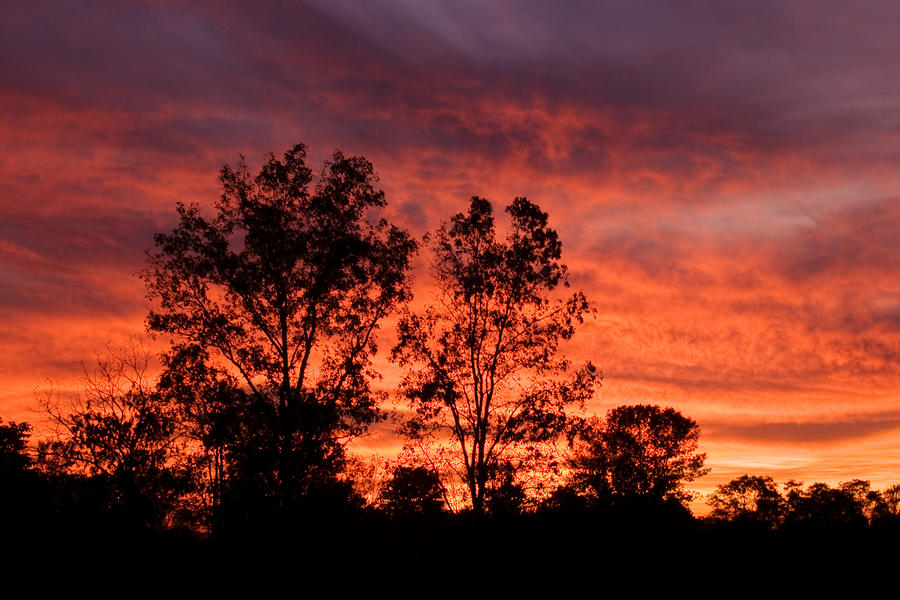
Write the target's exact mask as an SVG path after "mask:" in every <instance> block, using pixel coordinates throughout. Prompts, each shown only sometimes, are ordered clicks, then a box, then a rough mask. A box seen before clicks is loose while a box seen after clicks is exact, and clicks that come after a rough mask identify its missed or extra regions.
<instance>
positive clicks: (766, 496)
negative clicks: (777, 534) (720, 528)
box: [708, 475, 785, 528]
mask: <svg viewBox="0 0 900 600" xmlns="http://www.w3.org/2000/svg"><path fill="white" fill-rule="evenodd" d="M708 504H709V506H711V507H712V512H711V513H710V516H712V517H713V518H717V519H725V520H728V521H738V522H749V523H761V524H765V525H766V526H768V527H771V528H774V527H777V526H778V525H779V523H780V522H781V519H782V518H783V516H784V510H785V504H784V498H783V497H782V495H781V492H779V491H778V485H777V484H776V483H775V482H774V481H773V480H772V478H771V477H769V476H768V475H766V476H759V475H741V476H740V477H737V478H735V479H732V480H731V481H729V482H728V483H724V484H720V485H718V486H717V487H716V491H715V492H713V493H712V494H711V495H710V498H709V501H708Z"/></svg>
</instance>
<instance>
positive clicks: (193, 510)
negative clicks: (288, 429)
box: [159, 345, 279, 532]
mask: <svg viewBox="0 0 900 600" xmlns="http://www.w3.org/2000/svg"><path fill="white" fill-rule="evenodd" d="M164 363H165V366H166V369H165V370H164V372H163V374H162V376H161V377H160V382H159V392H160V393H161V394H162V395H163V396H165V397H166V398H167V399H168V400H169V401H170V402H172V403H173V404H174V406H175V407H176V410H177V413H178V416H179V419H180V421H181V428H182V432H183V435H184V437H185V438H186V439H187V440H189V441H190V442H192V443H191V444H190V445H189V448H188V452H187V454H186V460H187V461H188V463H189V466H190V470H191V474H192V483H193V488H192V491H193V502H191V503H188V504H186V505H185V506H184V509H185V513H186V515H185V516H186V517H187V518H189V519H192V520H193V521H194V522H196V523H198V524H200V525H202V527H203V528H204V529H206V530H207V531H211V532H213V531H215V530H221V529H222V528H223V527H228V526H229V525H234V524H236V523H239V522H241V521H245V520H246V519H248V518H250V516H251V515H252V514H259V513H260V512H264V511H266V510H272V509H273V508H275V506H277V498H276V497H275V491H276V489H277V482H276V481H275V479H274V477H273V473H275V472H276V471H277V464H278V456H279V450H278V449H279V445H278V440H277V439H276V437H275V435H274V429H273V427H272V424H273V423H275V422H276V421H275V412H274V410H273V408H272V406H271V405H270V404H269V403H266V402H263V401H262V400H261V399H259V398H257V397H255V396H253V395H252V394H247V393H246V392H245V391H244V390H242V389H240V388H239V386H238V381H237V379H236V378H235V377H233V376H231V375H230V374H229V373H227V372H226V371H224V370H223V369H219V368H216V367H215V366H212V365H211V362H210V360H209V355H208V353H207V352H206V351H205V350H204V349H203V348H201V347H199V346H196V345H179V346H175V347H173V348H172V351H171V352H170V353H169V354H167V355H166V356H164Z"/></svg>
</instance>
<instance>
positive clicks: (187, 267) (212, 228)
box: [143, 144, 416, 504]
mask: <svg viewBox="0 0 900 600" xmlns="http://www.w3.org/2000/svg"><path fill="white" fill-rule="evenodd" d="M305 158H306V147H305V146H303V145H302V144H298V145H296V146H294V147H293V148H292V149H290V150H288V151H287V152H286V153H285V154H284V157H283V159H280V160H279V159H277V158H276V157H275V156H274V155H268V157H267V160H266V163H265V164H264V165H263V166H262V168H261V169H260V171H259V172H258V173H257V174H256V175H255V176H252V175H251V174H250V172H249V171H248V169H247V166H246V165H245V164H244V162H243V160H242V161H241V162H240V163H239V164H238V166H237V167H236V168H232V167H229V166H225V167H223V168H222V172H221V181H222V187H223V193H222V197H221V199H220V200H219V202H217V203H216V205H215V211H214V212H215V214H214V216H213V217H212V218H209V217H207V216H205V215H204V213H203V211H201V209H200V207H199V206H197V205H191V206H185V205H183V204H179V205H178V206H177V214H178V224H177V225H176V227H175V229H174V230H173V231H172V232H171V233H168V234H163V233H161V234H157V235H156V237H155V242H156V246H155V249H154V250H153V251H151V252H150V254H149V264H148V267H147V269H146V270H145V271H144V274H143V277H144V280H145V281H146V283H147V287H148V290H149V295H150V297H151V298H152V299H154V300H156V301H157V302H158V304H157V307H156V308H155V309H154V310H152V311H151V312H150V315H149V317H148V325H149V328H150V329H151V330H152V331H155V332H159V333H165V334H171V335H174V336H176V338H178V339H179V340H180V341H181V342H183V343H189V344H195V345H197V346H199V347H201V348H202V349H203V350H204V351H207V352H209V353H210V355H211V358H212V359H213V360H215V361H221V362H224V363H225V364H227V365H228V366H229V367H230V368H233V369H234V370H235V372H236V373H237V374H239V377H240V378H241V379H242V381H243V384H244V385H246V386H247V388H248V389H249V391H250V393H251V394H252V395H253V396H254V397H255V398H256V399H259V400H261V401H264V402H267V403H269V404H270V405H271V406H272V409H273V410H272V412H273V414H274V422H273V423H272V424H271V429H272V431H273V432H274V434H275V437H276V439H277V440H278V444H279V448H280V449H279V454H280V456H279V461H278V466H277V473H276V474H275V475H276V477H277V479H276V480H277V482H278V497H279V498H280V501H281V503H282V504H284V503H290V502H292V501H293V500H294V499H296V498H297V497H298V496H302V495H304V494H306V493H307V492H308V491H309V490H310V489H311V485H312V484H313V483H314V482H316V481H319V482H322V481H323V480H325V479H329V478H333V476H334V474H335V473H336V472H337V471H339V470H340V468H341V464H342V460H343V456H344V452H343V448H344V445H345V444H346V442H348V441H349V440H351V439H352V438H355V437H357V436H359V435H361V434H362V433H363V432H364V431H365V430H366V428H367V426H368V425H369V424H371V423H372V422H374V421H376V420H378V419H380V418H381V416H382V413H381V411H380V410H379V408H378V400H379V397H378V395H377V394H375V393H373V392H372V390H371V388H370V386H369V382H370V380H371V379H372V378H373V377H375V376H376V374H375V373H374V372H373V371H372V369H371V364H370V357H371V356H372V354H373V353H374V352H375V351H376V343H375V335H376V332H377V329H378V326H379V324H380V323H381V321H382V319H384V317H385V316H386V315H387V314H388V313H390V312H391V311H392V310H393V309H394V307H395V306H396V305H397V304H398V303H399V302H402V301H404V300H405V299H406V298H407V297H408V290H407V284H406V273H407V270H408V267H409V260H410V256H411V254H412V253H413V252H414V251H415V249H416V244H415V242H414V241H413V240H412V239H411V238H410V236H409V235H408V234H407V233H406V232H404V231H401V230H400V229H398V228H396V227H393V226H391V225H390V224H388V223H387V222H386V221H385V220H383V219H377V218H376V217H375V212H376V211H378V210H379V209H381V208H382V207H384V205H385V199H384V193H383V192H381V191H380V190H378V189H376V188H375V181H376V179H377V178H376V176H375V173H374V171H373V169H372V165H371V164H370V163H369V162H368V161H366V160H365V159H363V158H359V157H345V156H344V155H343V154H342V153H340V152H335V153H334V155H333V157H332V158H331V160H330V161H328V162H327V163H326V164H325V167H324V168H323V170H322V172H321V173H320V174H319V176H318V177H316V176H314V174H313V172H312V170H311V169H309V168H308V167H307V166H306V162H305Z"/></svg>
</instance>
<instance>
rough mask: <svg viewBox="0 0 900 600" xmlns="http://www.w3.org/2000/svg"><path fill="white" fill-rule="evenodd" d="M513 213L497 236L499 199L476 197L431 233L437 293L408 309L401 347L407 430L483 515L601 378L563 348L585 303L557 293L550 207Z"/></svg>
mask: <svg viewBox="0 0 900 600" xmlns="http://www.w3.org/2000/svg"><path fill="white" fill-rule="evenodd" d="M506 213H507V215H508V216H509V218H510V221H511V223H510V230H509V234H508V235H507V237H506V239H505V240H498V239H497V236H496V233H495V228H494V218H493V214H492V208H491V204H490V203H489V202H488V201H487V200H484V199H482V198H478V197H473V198H472V200H471V203H470V206H469V210H468V212H467V213H466V214H463V213H459V214H457V215H455V216H453V217H452V219H451V220H450V223H449V224H444V225H442V226H441V227H440V228H439V229H438V230H437V232H436V233H435V234H434V236H433V237H431V238H429V239H427V240H426V241H428V242H429V243H430V246H431V249H432V252H433V259H432V260H433V272H434V278H435V288H436V296H435V297H434V298H433V301H432V303H431V304H429V305H428V306H427V307H426V308H425V309H424V311H423V312H420V313H411V312H410V313H407V314H406V315H405V316H404V317H403V319H402V320H401V322H400V324H399V327H398V330H399V338H400V339H399V343H398V345H397V346H396V348H395V349H394V356H395V358H396V359H397V360H398V361H399V362H400V364H401V365H404V366H406V367H408V368H409V370H408V372H407V374H406V376H405V378H404V380H403V383H402V389H403V390H404V391H405V393H406V396H407V398H408V399H409V401H410V403H411V407H412V409H413V411H414V416H413V417H412V418H410V419H409V420H408V421H407V422H406V423H405V425H404V427H403V428H402V432H403V433H404V434H405V435H406V436H407V437H408V438H409V439H410V440H411V442H412V445H413V446H415V447H417V448H418V450H420V451H422V452H424V453H425V455H426V458H427V460H429V461H431V462H432V463H433V464H435V465H438V466H439V469H438V470H439V471H444V470H445V469H449V470H450V471H451V472H454V473H455V474H456V475H457V476H458V477H459V479H460V481H461V482H462V483H463V484H464V486H465V489H466V491H467V493H468V499H469V501H470V502H471V507H472V509H473V510H474V511H475V512H476V513H482V512H484V511H485V508H486V507H485V501H486V498H487V497H488V495H489V491H490V490H491V489H492V488H493V487H497V486H499V485H501V484H502V483H503V479H504V477H503V475H504V473H506V472H508V469H509V468H511V467H512V468H514V469H516V468H523V469H524V468H527V467H528V465H531V464H534V463H535V461H537V460H539V459H540V458H541V445H542V444H543V443H546V442H548V441H551V440H554V439H556V438H557V436H559V434H560V433H561V432H562V431H563V430H564V428H565V427H566V424H567V409H568V408H569V407H570V406H572V405H573V404H578V403H583V401H584V400H585V399H586V398H588V397H590V396H591V395H592V393H593V389H594V385H595V383H596V381H597V378H598V375H597V373H596V370H595V369H594V367H593V366H591V365H590V364H588V365H587V366H585V367H584V368H582V369H581V370H579V371H577V372H575V373H574V374H573V373H572V372H571V369H570V365H569V361H567V360H566V359H565V357H562V356H560V354H559V352H558V350H559V345H560V342H562V341H563V340H568V339H569V338H571V337H572V335H573V334H574V332H575V326H576V324H578V323H580V322H581V321H582V316H583V314H584V313H585V312H586V311H587V310H588V303H587V301H586V299H585V297H584V296H583V295H582V294H581V293H580V292H577V293H574V294H571V295H569V296H568V297H566V298H555V297H553V296H552V292H554V290H556V289H557V288H558V287H561V286H562V287H567V286H568V284H567V281H566V267H565V265H563V264H562V263H560V251H561V243H560V241H559V238H558V236H557V234H556V231H554V230H553V229H550V228H549V227H547V220H548V219H547V214H546V213H545V212H542V211H541V210H540V209H539V208H538V207H537V206H536V205H534V204H532V203H531V202H528V201H527V200H526V199H524V198H516V199H515V200H514V201H513V203H512V204H510V205H509V206H508V207H507V208H506Z"/></svg>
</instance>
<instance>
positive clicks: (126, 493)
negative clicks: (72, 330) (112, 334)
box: [39, 342, 187, 528]
mask: <svg viewBox="0 0 900 600" xmlns="http://www.w3.org/2000/svg"><path fill="white" fill-rule="evenodd" d="M150 361H151V356H150V354H149V353H147V352H146V351H145V350H144V349H143V347H141V346H140V345H139V344H137V343H135V342H132V343H131V345H130V346H128V347H126V348H124V349H122V350H120V351H112V352H111V354H110V355H109V356H108V357H106V358H98V360H97V369H96V372H94V373H92V374H88V375H87V376H86V379H85V384H84V386H83V389H82V390H81V391H80V392H79V393H78V394H77V395H75V396H74V397H71V398H69V399H63V398H61V397H60V396H59V394H56V393H54V392H52V391H50V392H47V393H45V394H44V395H43V396H42V397H40V398H39V401H40V403H41V406H42V408H43V410H44V413H45V414H46V415H47V417H49V420H50V421H51V424H52V425H53V426H54V427H55V432H54V437H52V438H51V439H50V440H48V441H47V442H46V443H45V444H44V445H43V446H42V447H41V454H42V461H41V462H42V465H43V467H44V469H45V471H53V470H55V471H56V472H57V474H62V473H69V474H80V475H85V476H90V477H92V478H94V479H96V480H99V481H101V482H102V485H104V486H107V487H108V488H109V489H110V491H111V496H110V502H111V506H110V507H109V509H110V510H112V511H116V512H119V513H121V515H122V517H123V518H125V519H126V520H128V521H131V522H133V523H134V524H138V525H142V526H147V527H152V528H162V527H164V526H166V524H167V519H168V518H169V517H170V516H171V515H172V514H173V510H174V509H175V507H176V505H177V502H178V501H179V499H180V497H181V496H182V495H183V494H184V493H185V492H186V491H187V490H186V481H187V473H186V471H185V465H183V464H180V462H179V459H180V458H181V456H182V453H181V450H180V448H179V447H178V442H179V422H178V415H177V412H176V411H175V409H174V406H173V405H172V404H171V403H170V402H168V401H167V399H166V398H165V397H163V396H162V395H160V394H159V393H158V392H157V391H156V389H155V387H154V382H152V381H151V380H150V377H149V374H148V372H149V365H150Z"/></svg>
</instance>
